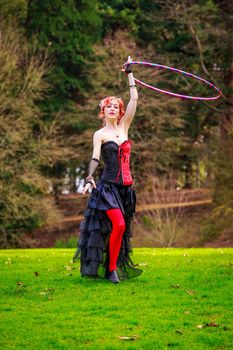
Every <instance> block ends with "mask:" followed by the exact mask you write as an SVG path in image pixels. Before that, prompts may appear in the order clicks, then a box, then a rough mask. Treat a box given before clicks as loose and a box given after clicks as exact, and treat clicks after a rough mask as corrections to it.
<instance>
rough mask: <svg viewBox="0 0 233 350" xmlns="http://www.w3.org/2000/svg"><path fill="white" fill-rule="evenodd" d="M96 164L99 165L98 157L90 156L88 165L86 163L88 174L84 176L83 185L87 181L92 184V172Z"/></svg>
mask: <svg viewBox="0 0 233 350" xmlns="http://www.w3.org/2000/svg"><path fill="white" fill-rule="evenodd" d="M98 165H99V159H97V158H91V160H90V162H89V165H88V175H87V177H86V182H85V185H86V184H87V183H90V184H93V181H94V177H93V174H94V172H95V170H96V168H97V166H98Z"/></svg>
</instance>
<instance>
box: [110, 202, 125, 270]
mask: <svg viewBox="0 0 233 350" xmlns="http://www.w3.org/2000/svg"><path fill="white" fill-rule="evenodd" d="M106 214H107V215H108V217H109V219H110V220H111V222H112V232H111V235H110V239H109V260H110V261H109V271H110V272H111V271H113V270H116V268H117V266H116V264H117V258H118V255H119V251H120V248H121V241H122V236H123V233H124V231H125V219H124V217H123V214H122V212H121V210H120V209H118V208H116V209H109V210H106Z"/></svg>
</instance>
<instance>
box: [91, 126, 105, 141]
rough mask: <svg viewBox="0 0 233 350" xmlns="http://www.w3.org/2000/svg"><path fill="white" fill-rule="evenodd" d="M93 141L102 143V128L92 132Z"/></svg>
mask: <svg viewBox="0 0 233 350" xmlns="http://www.w3.org/2000/svg"><path fill="white" fill-rule="evenodd" d="M93 137H94V138H95V139H98V140H99V141H101V142H102V141H103V139H104V130H103V128H101V129H99V130H96V131H95V132H94V136H93Z"/></svg>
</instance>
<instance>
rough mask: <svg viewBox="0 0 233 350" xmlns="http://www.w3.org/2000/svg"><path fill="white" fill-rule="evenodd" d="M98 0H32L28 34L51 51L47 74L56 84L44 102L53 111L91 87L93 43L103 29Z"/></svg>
mask: <svg viewBox="0 0 233 350" xmlns="http://www.w3.org/2000/svg"><path fill="white" fill-rule="evenodd" d="M97 4H98V2H97V1H96V0H79V1H77V0H69V1H63V0H44V1H40V0H30V1H29V2H28V13H27V18H26V22H25V27H26V30H27V33H28V36H29V37H30V38H31V39H32V40H35V41H36V42H37V43H38V45H39V47H41V48H44V49H45V50H46V51H47V52H48V55H49V58H50V60H51V62H52V65H53V69H52V70H51V71H50V73H49V74H48V77H47V80H48V82H49V83H50V84H51V86H52V88H51V90H50V94H49V99H48V100H47V101H46V105H44V106H43V107H44V108H45V109H46V110H47V111H48V112H49V113H51V112H57V111H59V110H60V109H66V108H68V106H69V104H70V102H74V101H76V102H77V101H80V99H82V98H83V97H84V96H85V95H86V91H87V90H88V89H90V87H91V81H90V79H89V70H90V67H91V65H92V63H91V61H92V60H94V56H93V52H92V48H91V47H92V45H93V44H94V43H95V42H96V41H97V40H99V38H100V36H101V30H102V23H101V18H100V16H99V14H98V12H97ZM44 103H45V102H43V104H44Z"/></svg>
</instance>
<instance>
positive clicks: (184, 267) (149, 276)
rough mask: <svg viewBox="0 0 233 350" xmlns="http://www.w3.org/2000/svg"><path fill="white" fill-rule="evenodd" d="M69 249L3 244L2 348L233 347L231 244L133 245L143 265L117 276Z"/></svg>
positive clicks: (0, 277) (0, 254)
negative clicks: (95, 270) (89, 267)
mask: <svg viewBox="0 0 233 350" xmlns="http://www.w3.org/2000/svg"><path fill="white" fill-rule="evenodd" d="M74 251H75V249H63V248H61V249H17V250H1V251H0V270H1V275H0V283H1V285H0V286H1V323H0V332H1V333H0V334H1V348H2V349H4V350H8V349H10V350H14V349H17V350H18V349H24V350H26V349H30V350H31V349H33V350H37V349H38V350H39V349H40V350H45V349H46V350H49V349H64V350H65V349H67V350H73V349H93V350H98V349H109V350H114V349H121V350H124V349H128V350H134V349H135V350H136V349H140V350H141V349H148V350H151V349H185V350H208V349H211V350H212V349H219V350H222V349H232V348H233V343H232V331H233V322H232V319H233V315H232V301H233V296H232V290H233V283H232V268H233V249H222V248H219V249H207V248H206V249H175V248H168V249H162V248H158V249H157V248H137V249H136V248H135V249H134V254H133V261H134V262H136V263H138V264H139V265H140V266H139V267H140V268H141V269H143V271H144V272H143V274H142V275H141V276H140V277H138V278H135V279H131V280H127V281H123V282H121V283H119V284H111V283H110V282H109V281H107V280H98V279H87V278H82V277H80V274H79V262H76V263H71V258H72V256H73V254H74Z"/></svg>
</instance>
